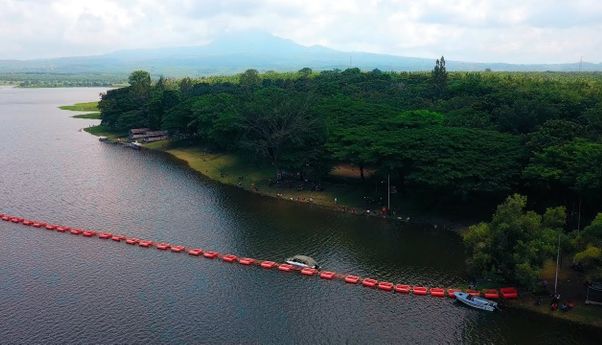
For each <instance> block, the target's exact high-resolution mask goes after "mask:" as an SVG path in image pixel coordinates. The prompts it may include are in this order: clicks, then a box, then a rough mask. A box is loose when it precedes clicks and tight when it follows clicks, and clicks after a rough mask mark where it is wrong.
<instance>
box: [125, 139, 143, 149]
mask: <svg viewBox="0 0 602 345" xmlns="http://www.w3.org/2000/svg"><path fill="white" fill-rule="evenodd" d="M126 146H127V147H130V148H133V149H134V150H140V149H141V148H142V144H140V143H139V142H137V141H134V142H131V143H127V144H126Z"/></svg>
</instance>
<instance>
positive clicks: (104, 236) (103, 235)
mask: <svg viewBox="0 0 602 345" xmlns="http://www.w3.org/2000/svg"><path fill="white" fill-rule="evenodd" d="M111 237H113V235H112V234H111V233H109V232H101V233H99V234H98V238H100V239H101V240H107V239H109V238H111Z"/></svg>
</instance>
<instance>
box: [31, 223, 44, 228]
mask: <svg viewBox="0 0 602 345" xmlns="http://www.w3.org/2000/svg"><path fill="white" fill-rule="evenodd" d="M31 226H33V227H34V228H41V227H42V224H40V223H38V222H34V223H33V224H31Z"/></svg>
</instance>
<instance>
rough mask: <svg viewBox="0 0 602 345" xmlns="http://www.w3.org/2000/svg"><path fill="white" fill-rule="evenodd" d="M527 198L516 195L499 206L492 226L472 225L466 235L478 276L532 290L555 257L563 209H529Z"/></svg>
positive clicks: (563, 236)
mask: <svg viewBox="0 0 602 345" xmlns="http://www.w3.org/2000/svg"><path fill="white" fill-rule="evenodd" d="M526 205H527V197H525V196H521V195H518V194H514V195H512V196H510V197H508V198H507V199H506V201H504V203H502V204H501V205H499V206H498V208H497V210H496V212H495V214H494V215H493V217H492V219H491V221H490V222H489V223H480V224H477V225H473V226H471V227H470V228H469V229H468V231H467V232H466V233H465V234H464V235H463V236H464V243H465V245H466V248H467V250H468V266H469V268H470V269H471V271H472V272H473V273H474V274H475V275H478V276H484V277H486V278H489V279H493V280H494V281H499V282H511V283H518V284H520V285H523V286H527V287H533V286H534V284H535V282H536V280H537V278H538V276H539V272H540V269H541V267H542V265H543V262H544V260H546V259H548V258H553V257H554V255H555V253H556V250H557V245H558V238H559V236H560V237H561V240H562V242H563V243H566V242H567V238H566V236H565V235H564V234H563V232H562V230H563V227H564V225H565V221H566V211H565V209H564V207H555V208H548V209H547V210H546V211H545V213H544V214H543V215H540V214H538V213H536V212H533V211H527V210H526Z"/></svg>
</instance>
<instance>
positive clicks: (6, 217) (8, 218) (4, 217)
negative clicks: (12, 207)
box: [1, 216, 10, 222]
mask: <svg viewBox="0 0 602 345" xmlns="http://www.w3.org/2000/svg"><path fill="white" fill-rule="evenodd" d="M1 218H2V220H3V221H5V222H8V221H9V220H10V217H9V216H2V217H1Z"/></svg>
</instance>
